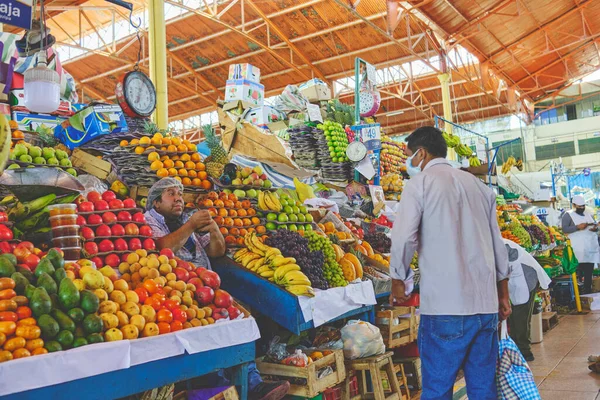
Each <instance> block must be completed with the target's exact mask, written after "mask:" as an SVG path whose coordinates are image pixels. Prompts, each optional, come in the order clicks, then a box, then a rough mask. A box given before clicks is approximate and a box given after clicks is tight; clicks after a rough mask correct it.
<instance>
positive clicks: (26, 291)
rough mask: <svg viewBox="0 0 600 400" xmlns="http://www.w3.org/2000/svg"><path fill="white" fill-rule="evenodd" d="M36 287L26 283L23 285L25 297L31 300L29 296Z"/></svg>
mask: <svg viewBox="0 0 600 400" xmlns="http://www.w3.org/2000/svg"><path fill="white" fill-rule="evenodd" d="M35 289H36V287H35V286H33V285H27V286H25V297H27V298H28V299H29V300H31V297H32V296H33V292H35Z"/></svg>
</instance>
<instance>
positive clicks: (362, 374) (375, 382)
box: [344, 351, 403, 400]
mask: <svg viewBox="0 0 600 400" xmlns="http://www.w3.org/2000/svg"><path fill="white" fill-rule="evenodd" d="M393 354H394V353H393V352H391V351H389V352H387V353H385V354H382V355H380V356H374V357H367V358H359V359H356V360H352V361H350V362H349V363H348V367H349V368H351V369H353V370H355V371H356V373H357V378H358V396H355V397H353V398H352V399H351V400H358V399H375V400H402V399H403V396H402V393H401V392H400V386H399V385H398V379H397V378H396V372H395V371H394V363H393V361H392V355H393ZM367 371H369V374H370V375H371V386H372V387H373V392H369V393H368V392H367V373H366V372H367ZM382 371H384V372H385V373H386V374H387V377H388V382H389V384H390V388H391V391H392V393H391V394H390V395H389V396H387V397H386V396H385V393H384V390H383V384H382V382H381V375H382V374H381V372H382ZM349 383H350V380H349V378H348V377H347V378H346V382H345V385H344V386H345V387H344V398H345V399H348V398H349V393H350V389H349Z"/></svg>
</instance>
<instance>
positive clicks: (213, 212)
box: [208, 207, 218, 217]
mask: <svg viewBox="0 0 600 400" xmlns="http://www.w3.org/2000/svg"><path fill="white" fill-rule="evenodd" d="M208 215H210V216H211V217H216V216H217V215H218V213H217V209H216V208H214V207H211V208H209V209H208Z"/></svg>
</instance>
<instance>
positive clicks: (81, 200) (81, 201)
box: [73, 195, 85, 205]
mask: <svg viewBox="0 0 600 400" xmlns="http://www.w3.org/2000/svg"><path fill="white" fill-rule="evenodd" d="M84 201H85V197H83V196H81V195H79V196H77V198H76V199H75V201H73V203H75V204H77V205H79V204H81V203H83V202H84Z"/></svg>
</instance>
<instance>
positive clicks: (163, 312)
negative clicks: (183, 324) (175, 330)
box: [156, 308, 173, 323]
mask: <svg viewBox="0 0 600 400" xmlns="http://www.w3.org/2000/svg"><path fill="white" fill-rule="evenodd" d="M156 320H157V321H158V322H168V323H171V322H173V313H172V312H171V311H170V310H167V309H166V308H162V309H160V310H158V312H157V313H156Z"/></svg>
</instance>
